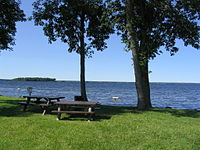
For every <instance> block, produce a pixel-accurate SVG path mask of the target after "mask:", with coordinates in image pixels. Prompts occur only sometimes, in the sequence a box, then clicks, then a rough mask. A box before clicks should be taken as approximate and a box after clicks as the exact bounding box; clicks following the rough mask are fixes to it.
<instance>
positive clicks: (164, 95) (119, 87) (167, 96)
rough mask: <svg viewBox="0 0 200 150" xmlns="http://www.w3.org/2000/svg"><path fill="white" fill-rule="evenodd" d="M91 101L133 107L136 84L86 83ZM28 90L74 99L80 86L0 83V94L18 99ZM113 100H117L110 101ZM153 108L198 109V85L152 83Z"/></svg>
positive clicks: (199, 89)
mask: <svg viewBox="0 0 200 150" xmlns="http://www.w3.org/2000/svg"><path fill="white" fill-rule="evenodd" d="M86 86H87V94H88V99H89V100H90V101H98V102H100V103H101V104H105V105H119V106H136V105H137V97H136V89H135V85H134V83H132V82H87V83H86ZM27 87H32V88H33V93H32V95H37V96H39V95H41V96H64V97H65V100H73V99H74V96H75V95H80V84H79V82H75V81H56V82H38V81H37V82H34V81H12V80H0V94H1V95H5V96H12V97H19V96H23V95H28V93H27ZM112 97H119V99H118V100H117V101H113V100H112ZM151 100H152V105H153V107H172V108H180V109H197V110H200V84H192V83H151Z"/></svg>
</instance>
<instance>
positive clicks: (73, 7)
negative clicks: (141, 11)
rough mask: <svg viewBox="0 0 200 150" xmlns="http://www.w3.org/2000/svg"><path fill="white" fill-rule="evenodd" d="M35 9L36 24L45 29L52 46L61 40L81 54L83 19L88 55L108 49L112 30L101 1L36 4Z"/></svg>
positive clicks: (55, 0) (40, 0) (41, 1)
mask: <svg viewBox="0 0 200 150" xmlns="http://www.w3.org/2000/svg"><path fill="white" fill-rule="evenodd" d="M33 6H34V12H33V18H34V20H35V24H36V25H39V26H43V29H44V34H45V35H46V36H47V37H48V38H49V42H50V43H52V42H53V41H56V40H57V39H60V40H61V41H62V42H64V43H67V44H68V45H69V49H68V51H69V52H72V51H75V52H77V53H79V52H80V47H81V45H80V39H81V38H80V36H81V34H82V33H81V32H82V31H81V17H84V28H85V29H84V35H85V36H84V37H85V38H87V40H86V41H87V42H85V43H84V47H85V54H89V53H91V52H92V48H95V49H97V50H103V49H105V48H106V43H105V40H106V39H108V38H109V34H110V33H111V32H113V30H112V28H111V25H110V23H109V22H108V20H107V16H106V14H107V13H106V9H105V7H104V5H103V2H102V0H37V1H36V2H35V3H34V4H33ZM90 50H91V51H90Z"/></svg>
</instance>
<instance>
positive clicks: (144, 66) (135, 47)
mask: <svg viewBox="0 0 200 150" xmlns="http://www.w3.org/2000/svg"><path fill="white" fill-rule="evenodd" d="M133 3H134V1H133V0H127V10H126V12H127V13H126V15H127V31H128V37H129V46H130V47H129V48H130V49H131V51H132V56H133V63H134V73H135V85H136V90H137V99H138V103H137V107H138V109H140V110H146V109H149V108H151V107H152V105H151V99H150V86H149V74H148V58H147V57H146V59H145V60H142V61H141V58H140V56H141V54H144V55H145V53H144V51H145V46H141V47H140V46H139V44H138V43H139V42H138V38H137V33H136V31H135V28H134V23H133V19H134V18H133V16H132V13H134V12H133V10H134V9H133V7H134V4H133ZM141 43H142V44H145V43H144V41H143V42H141V41H140V44H141ZM141 62H142V63H141Z"/></svg>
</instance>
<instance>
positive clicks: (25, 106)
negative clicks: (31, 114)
mask: <svg viewBox="0 0 200 150" xmlns="http://www.w3.org/2000/svg"><path fill="white" fill-rule="evenodd" d="M30 101H31V99H30V98H29V97H28V98H27V100H26V103H27V104H26V105H24V109H23V111H26V108H27V106H28V104H29V103H30Z"/></svg>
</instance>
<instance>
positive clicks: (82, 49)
mask: <svg viewBox="0 0 200 150" xmlns="http://www.w3.org/2000/svg"><path fill="white" fill-rule="evenodd" d="M84 21H85V16H84V15H82V16H81V27H80V31H81V36H80V66H81V68H80V71H81V73H80V80H81V96H82V98H83V99H82V100H83V101H88V99H87V94H86V86H85V42H84V39H85V37H84V33H85V25H84Z"/></svg>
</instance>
